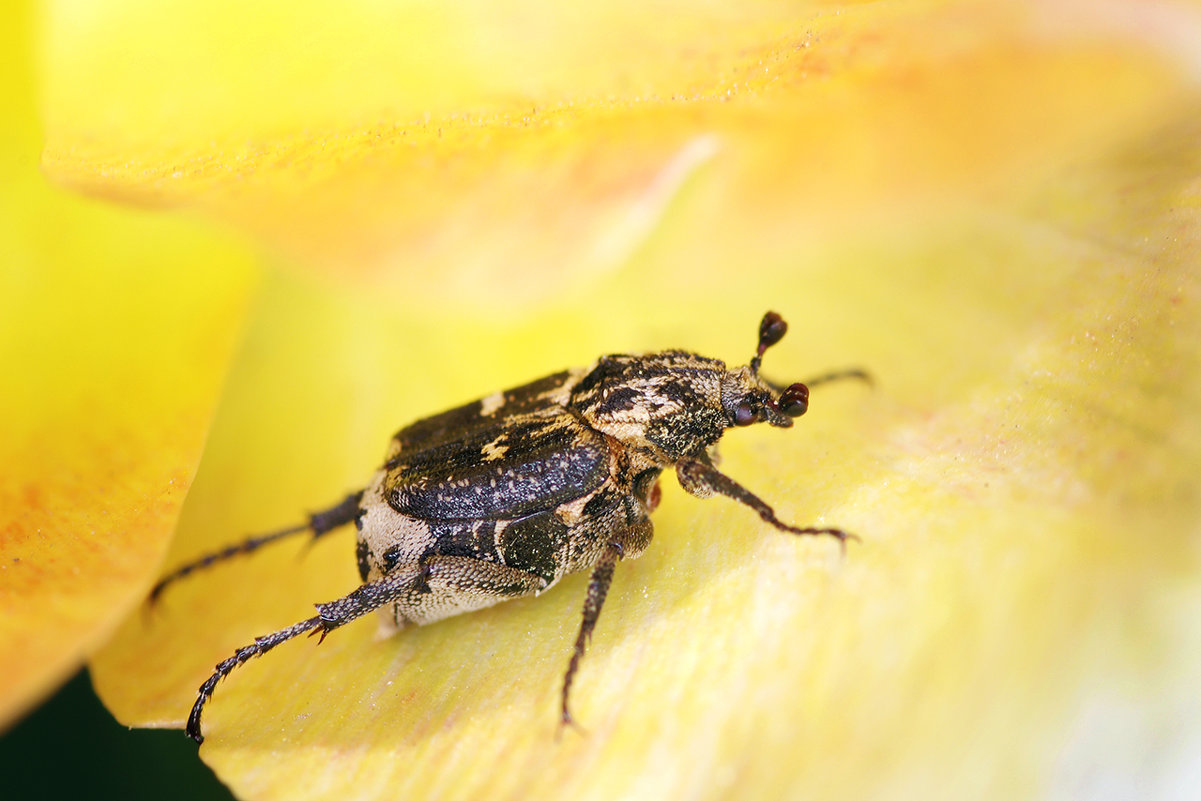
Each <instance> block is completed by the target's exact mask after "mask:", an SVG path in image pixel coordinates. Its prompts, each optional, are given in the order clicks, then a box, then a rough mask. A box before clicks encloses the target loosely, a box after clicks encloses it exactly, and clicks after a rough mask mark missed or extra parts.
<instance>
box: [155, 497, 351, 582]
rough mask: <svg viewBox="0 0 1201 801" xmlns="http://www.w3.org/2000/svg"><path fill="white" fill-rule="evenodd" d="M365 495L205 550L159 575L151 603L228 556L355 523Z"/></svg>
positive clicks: (246, 552) (316, 534) (315, 535)
mask: <svg viewBox="0 0 1201 801" xmlns="http://www.w3.org/2000/svg"><path fill="white" fill-rule="evenodd" d="M362 497H363V493H362V492H361V491H360V492H355V493H352V494H350V495H347V496H346V497H345V498H344V499H343V500H342V501H340V502H339V503H338V504H336V505H334V506H331V507H329V508H328V509H322V510H321V511H319V512H313V513H312V514H311V515H309V520H308V522H307V523H300V524H297V525H295V526H289V527H288V528H283V529H280V530H279V531H273V532H271V533H269V534H260V535H259V536H257V537H250V538H249V539H246V540H243V541H242V542H239V543H235V544H233V545H230V546H228V547H226V548H222V549H221V550H219V551H213V552H212V553H209V554H205V555H204V556H201V557H199V558H197V559H194V560H192V561H191V562H188V563H186V564H184V565H181V566H180V567H177V568H176V569H175V570H173V571H171V572H170V573H168V574H167V575H165V576H163V577H162V578H161V579H159V581H158V583H157V584H155V585H154V587H153V588H151V590H150V597H149V601H150V603H154V602H155V601H157V600H158V598H159V596H160V595H162V593H163V590H164V589H166V588H167V587H168V586H169V585H171V584H174V583H175V582H176V581H178V580H179V579H181V578H183V577H184V576H187V575H189V574H191V573H194V572H196V571H197V570H201V569H204V568H207V567H211V566H212V565H214V564H216V563H218V562H224V561H225V560H227V559H232V558H233V557H235V556H240V555H242V554H248V553H252V552H253V551H257V550H258V549H259V548H261V547H263V546H264V545H267V544H269V543H272V542H276V541H277V540H282V539H284V538H285V537H290V536H292V535H294V534H302V533H304V532H306V531H308V532H311V533H312V536H313V539H317V538H318V537H320V536H321V535H323V534H326V533H328V532H330V531H333V530H334V529H336V528H339V527H341V526H344V525H346V524H347V523H351V522H353V521H354V519H355V516H356V515H358V513H359V501H360V499H362Z"/></svg>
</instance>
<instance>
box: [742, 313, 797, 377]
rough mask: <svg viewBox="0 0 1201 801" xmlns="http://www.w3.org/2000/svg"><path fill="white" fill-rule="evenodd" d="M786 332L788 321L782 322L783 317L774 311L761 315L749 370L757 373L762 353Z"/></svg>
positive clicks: (761, 361)
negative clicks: (757, 338) (757, 337)
mask: <svg viewBox="0 0 1201 801" xmlns="http://www.w3.org/2000/svg"><path fill="white" fill-rule="evenodd" d="M786 333H788V323H786V322H784V318H783V317H781V316H780V315H779V314H777V313H776V312H774V311H769V312H768V313H767V314H765V315H763V319H762V320H761V321H759V347H758V349H757V350H756V351H755V356H754V358H753V359H751V372H752V373H755V374H756V375H758V373H759V366H760V365H761V364H763V354H764V353H766V352H767V349H768V348H770V347H771V346H772V345H774V344H776V343H777V342H779V341H780V340H781V339H783V338H784V335H785V334H786Z"/></svg>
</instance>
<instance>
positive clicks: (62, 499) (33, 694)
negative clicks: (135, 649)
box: [0, 15, 253, 728]
mask: <svg viewBox="0 0 1201 801" xmlns="http://www.w3.org/2000/svg"><path fill="white" fill-rule="evenodd" d="M26 22H27V19H26V18H25V15H20V16H19V17H18V18H17V19H16V20H11V21H10V22H9V24H8V25H6V26H5V32H4V34H3V43H2V47H0V49H2V50H3V51H4V53H5V62H4V69H3V70H2V76H0V109H2V111H0V115H2V117H3V119H4V121H5V123H4V125H3V126H2V127H0V253H3V257H2V259H3V267H0V371H2V374H3V380H2V384H3V389H2V390H0V420H2V421H3V423H2V424H0V728H6V727H7V726H8V725H9V724H11V723H12V722H13V720H14V719H15V718H16V717H17V716H19V715H20V714H21V713H22V712H23V711H25V710H26V709H27V708H28V707H30V706H31V705H33V704H34V703H36V702H37V701H39V700H41V698H43V697H44V696H45V695H46V694H47V693H48V692H50V691H51V690H52V689H53V688H54V687H55V686H57V685H58V684H59V683H60V682H62V681H63V680H64V679H66V678H67V676H69V675H70V673H72V672H73V671H75V670H78V669H79V667H80V665H81V664H82V663H83V660H84V659H85V657H86V656H87V655H88V654H89V653H90V652H91V651H92V650H94V649H95V647H96V646H97V645H98V644H99V643H101V642H103V641H104V640H105V639H106V638H107V637H108V635H109V634H111V632H112V630H113V628H114V627H115V626H116V624H117V623H118V621H119V620H120V619H121V618H123V617H125V616H126V615H127V614H128V613H129V612H130V611H131V610H132V609H133V608H135V607H136V606H137V605H138V604H139V603H140V601H141V598H142V597H143V595H144V593H145V590H146V588H147V587H148V586H149V584H150V583H151V582H152V581H153V580H154V577H155V575H156V573H157V571H158V569H159V566H160V562H161V560H162V558H163V555H164V553H165V552H166V548H167V542H168V540H169V538H170V536H171V533H172V531H173V529H174V526H175V521H176V518H177V516H178V514H179V509H180V507H181V505H182V504H183V500H184V496H185V494H186V493H187V489H188V486H189V484H190V483H191V480H192V476H193V474H194V472H195V469H196V465H197V463H198V461H199V458H200V451H201V448H202V445H203V442H204V435H205V431H206V430H207V427H208V423H209V420H210V418H211V415H212V412H213V409H214V406H215V403H216V399H217V395H218V390H219V389H220V386H221V381H222V379H223V377H224V374H225V368H226V364H227V361H228V359H229V356H230V353H231V352H232V350H233V345H234V343H235V341H236V340H237V337H238V334H239V332H240V330H241V325H242V314H243V311H244V307H245V302H246V297H247V295H248V294H249V292H250V290H251V288H252V285H253V274H252V273H251V271H250V268H249V263H248V259H247V258H246V257H245V256H244V255H242V253H241V251H240V250H239V249H237V248H236V247H235V246H234V245H233V244H232V243H231V242H229V241H222V240H221V239H218V238H215V237H213V236H212V235H211V233H209V234H201V233H200V232H199V231H198V230H197V228H196V226H195V225H184V224H181V223H179V222H178V221H170V220H165V219H162V218H151V217H149V216H147V215H146V214H144V213H142V212H135V211H128V210H115V209H111V208H102V207H99V206H98V204H96V203H94V202H91V201H85V200H81V199H80V198H78V197H74V196H71V195H69V194H67V193H65V192H63V191H62V190H59V189H53V188H51V187H49V186H48V185H47V184H46V181H45V179H44V178H43V176H42V175H41V174H39V172H38V170H37V160H38V147H39V133H38V130H37V127H36V125H35V123H34V115H33V108H34V106H33V97H32V95H33V92H32V84H31V74H30V71H29V64H28V62H29V58H30V52H29V49H28V40H27V38H26V36H27V31H26V26H25V23H26Z"/></svg>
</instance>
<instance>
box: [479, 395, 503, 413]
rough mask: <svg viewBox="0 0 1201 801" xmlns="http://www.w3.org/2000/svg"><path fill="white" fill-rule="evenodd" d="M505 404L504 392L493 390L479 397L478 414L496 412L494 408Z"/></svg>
mask: <svg viewBox="0 0 1201 801" xmlns="http://www.w3.org/2000/svg"><path fill="white" fill-rule="evenodd" d="M504 405H505V393H503V392H493V393H492V394H491V395H488V396H486V397H484V398H481V399H480V414H482V415H485V416H487V415H491V414H496V410H497V409H499V408H500V407H502V406H504Z"/></svg>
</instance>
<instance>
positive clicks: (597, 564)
mask: <svg viewBox="0 0 1201 801" xmlns="http://www.w3.org/2000/svg"><path fill="white" fill-rule="evenodd" d="M787 329H788V326H787V324H786V323H785V322H784V320H783V318H782V317H780V315H778V314H776V313H775V312H768V313H767V314H766V315H764V317H763V320H762V322H760V324H759V341H758V348H757V349H756V352H755V355H754V357H752V358H751V360H750V363H749V364H747V365H744V366H741V367H738V368H733V369H731V368H727V367H726V365H725V363H724V362H721V361H719V360H717V359H710V358H706V357H704V356H699V355H697V354H695V353H689V352H686V351H680V350H667V351H662V352H660V353H649V354H642V355H628V354H613V355H609V356H602V357H601V358H600V359H598V360H597V361H596V362H594V363H593V364H591V365H589V366H587V367H584V368H580V369H573V370H564V371H562V372H558V373H554V374H553V375H548V376H546V377H545V378H540V379H538V380H536V381H533V382H530V383H528V384H525V385H523V386H519V387H516V388H514V389H510V390H506V391H504V392H497V393H495V394H492V395H488V396H487V397H484V398H481V399H480V400H477V401H473V402H471V403H468V404H465V405H463V406H459V407H458V408H455V409H451V410H450V411H446V412H442V413H441V414H436V415H434V416H433V417H427V418H425V419H423V420H418V421H417V422H415V423H413V424H411V425H409V426H406V427H405V428H402V429H401V430H400V431H399V432H397V434H396V435H395V436H394V437H393V438H392V441H391V443H390V444H389V446H388V451H387V455H386V457H385V461H384V464H383V466H382V467H381V468H380V469H379V470H378V471H377V472H376V473H375V475H374V476H373V477H372V479H371V481H370V483H368V485H367V486H366V488H364V489H363V490H361V491H359V492H355V493H352V494H350V495H348V496H347V497H346V498H345V499H344V500H342V501H341V502H340V503H338V504H336V505H334V506H331V507H329V508H328V509H324V510H321V511H319V512H315V513H313V514H311V515H309V516H308V520H307V521H306V522H305V523H303V524H301V525H296V526H292V527H290V528H285V529H282V530H280V531H276V532H272V533H269V534H264V535H261V536H257V537H252V538H250V539H247V540H245V541H243V542H241V543H238V544H235V545H231V546H230V547H228V548H225V549H223V550H221V551H217V552H215V553H211V554H209V555H207V556H204V557H201V558H199V559H196V560H194V561H192V562H189V563H187V564H184V565H183V566H181V567H178V568H176V569H175V570H174V571H173V572H171V573H170V574H168V575H166V576H164V577H163V578H162V579H161V580H160V581H159V582H158V583H157V584H156V585H155V586H154V588H153V589H152V590H151V593H150V597H151V600H152V601H153V600H154V599H157V598H158V596H159V595H160V594H161V593H162V591H163V590H164V588H166V587H167V586H168V585H170V584H172V583H173V582H175V581H177V580H178V579H180V578H182V577H184V576H186V575H188V574H190V573H193V572H195V571H196V570H198V569H200V568H205V567H209V566H211V565H213V564H214V563H216V562H219V561H222V560H225V559H229V558H232V557H235V556H238V555H240V554H246V553H250V552H252V551H254V550H257V549H258V548H260V547H262V546H264V545H266V544H268V543H270V542H275V541H278V540H281V539H284V538H285V537H289V536H293V535H296V534H302V533H306V532H307V533H309V535H310V536H312V537H313V538H314V539H316V538H318V537H322V536H324V535H326V534H328V533H329V532H331V531H333V530H335V529H337V528H340V527H342V526H345V525H348V524H350V523H354V525H355V527H356V529H357V530H358V537H357V541H356V548H355V553H356V557H357V561H358V568H359V577H360V579H361V580H362V584H361V585H360V586H359V587H358V589H356V590H354V591H353V592H351V593H350V594H348V595H346V596H343V597H342V598H339V599H337V600H334V601H330V602H329V603H322V604H317V605H316V609H317V614H316V615H315V616H313V617H310V618H308V619H307V620H302V621H300V622H299V623H296V624H294V625H292V626H288V627H287V628H284V629H281V630H279V631H276V632H274V633H272V634H267V635H265V636H262V637H256V638H255V640H254V642H253V643H251V644H250V645H247V646H245V647H243V648H239V649H238V650H237V651H236V652H235V653H234V654H233V656H231V657H229V658H228V659H226V660H225V661H223V662H221V663H219V664H218V665H217V666H216V668H215V669H214V671H213V674H212V676H210V677H209V678H208V680H206V681H205V682H204V684H203V685H201V687H200V690H199V692H198V695H197V698H196V703H195V705H194V706H193V707H192V712H191V714H190V715H189V716H188V723H187V733H188V736H190V737H191V738H192V739H193V740H195V741H196V742H198V743H199V742H203V741H204V737H203V735H202V734H201V727H200V717H201V713H202V712H203V711H204V706H205V704H206V703H207V702H208V701H209V699H210V698H211V697H212V695H213V690H214V689H215V688H216V686H217V683H218V682H219V681H221V680H222V679H223V678H225V677H226V676H228V675H229V674H230V673H231V672H232V671H233V670H234V668H236V667H238V666H239V665H242V664H244V663H245V662H247V661H249V660H250V659H251V658H252V657H256V656H261V655H263V654H265V653H267V652H268V651H270V650H271V649H272V648H274V647H276V646H277V645H279V644H280V643H283V642H286V641H287V640H290V639H292V638H294V637H296V636H298V635H300V634H304V633H306V632H307V633H309V634H310V635H312V634H319V635H320V639H321V640H324V639H325V637H326V635H328V634H329V633H330V632H331V631H333V630H334V629H336V628H338V627H340V626H344V625H346V624H347V623H349V622H351V621H352V620H355V619H356V618H359V617H362V616H363V615H365V614H367V613H368V612H372V611H374V610H377V609H384V611H385V613H386V615H387V618H388V620H389V621H390V623H391V624H392V625H394V626H395V627H396V628H398V629H399V628H403V627H404V626H406V625H408V624H416V625H424V624H426V623H433V622H434V621H437V620H441V619H443V618H446V617H450V616H451V615H457V614H461V613H463V612H472V611H475V610H477V609H483V608H485V607H488V606H492V605H493V604H496V603H499V602H501V601H505V600H508V599H510V598H520V597H522V596H527V595H539V594H541V593H543V592H545V591H546V590H548V589H550V588H551V587H553V586H554V585H555V584H557V583H558V582H559V580H560V579H562V578H563V577H564V576H566V575H568V574H571V573H575V572H578V571H583V570H590V571H591V578H590V579H589V581H588V589H587V592H586V594H585V597H584V609H583V615H582V620H581V622H580V628H579V632H578V634H577V635H576V639H575V646H574V647H573V649H572V651H571V656H570V659H569V661H568V664H567V671H566V673H565V674H564V676H563V685H562V693H561V695H560V709H559V714H560V721H561V725H568V724H571V723H573V722H574V721H573V718H572V715H571V712H570V710H569V706H568V700H569V697H570V694H571V685H572V680H573V679H574V677H575V674H576V671H577V669H578V668H579V666H580V660H581V659H582V658H583V656H584V650H585V646H586V645H587V644H588V643H589V641H590V640H591V636H592V631H593V629H594V628H595V627H596V622H597V619H598V617H599V616H600V612H601V607H602V605H603V604H604V602H605V596H606V595H607V594H608V592H609V585H610V583H611V582H612V580H613V571H614V568H615V566H616V564H617V562H618V561H619V560H621V559H633V558H635V557H637V556H639V555H640V554H642V552H643V551H645V550H646V548H647V546H648V545H649V544H650V541H651V534H652V526H651V519H650V515H651V512H652V511H654V509H655V507H656V506H657V505H658V503H659V497H660V493H659V483H658V482H659V476H660V474H661V473H662V472H663V471H664V470H665V469H667V468H669V467H673V466H674V467H675V471H676V477H677V479H678V480H679V483H680V485H681V486H682V487H683V488H684V490H685V491H687V492H688V493H690V494H691V495H694V496H696V497H698V498H708V497H711V496H713V495H724V496H726V497H728V498H732V499H733V500H735V501H738V502H739V503H742V504H744V505H746V506H749V507H750V508H751V509H753V510H754V511H755V512H757V513H758V514H759V516H760V517H761V518H762V519H763V520H764V521H765V522H767V523H768V524H770V525H772V526H774V527H775V528H776V529H779V530H780V531H786V532H789V533H791V534H806V535H828V536H831V537H834V538H836V539H837V540H838V541H839V542H840V544H841V545H842V547H844V548H845V543H846V540H847V539H848V538H852V537H853V535H851V534H848V533H847V532H845V531H843V530H842V529H838V528H813V527H799V526H793V525H789V524H787V523H785V522H783V521H781V520H780V519H779V518H777V517H776V513H775V512H774V511H773V510H772V508H771V506H769V505H768V504H767V503H765V502H764V501H762V500H761V499H760V498H759V497H758V496H756V495H754V494H753V493H751V492H750V491H749V490H747V489H746V488H744V487H743V486H742V485H741V484H738V483H737V482H736V481H734V479H732V478H730V477H729V476H727V475H725V474H724V473H722V472H720V471H719V470H718V469H717V467H716V466H715V463H714V462H715V460H714V456H715V450H714V449H715V446H716V444H717V441H718V440H719V439H721V436H722V434H723V433H725V431H726V429H728V428H732V427H745V426H749V425H752V424H754V423H767V424H768V425H771V426H775V427H777V428H788V427H790V426H791V425H792V421H793V419H794V418H797V417H800V416H801V415H803V414H804V413H805V411H806V410H807V409H808V406H809V387H811V386H814V385H816V384H819V383H825V382H827V381H832V380H835V379H841V378H859V379H863V380H867V381H870V379H869V378H868V376H867V375H866V374H865V373H864V372H863V371H861V370H844V371H841V372H836V373H829V374H826V375H823V376H820V377H818V378H815V379H811V380H810V381H809V382H808V385H806V384H805V383H800V382H798V383H794V384H791V385H788V386H781V385H778V384H774V383H772V382H770V381H768V380H766V379H764V378H763V377H762V376H760V375H759V368H760V365H761V364H762V361H763V354H764V353H765V352H766V351H767V349H768V348H770V347H771V346H772V345H775V344H776V343H777V342H779V341H780V339H781V338H782V337H783V336H784V333H785V332H786V331H787Z"/></svg>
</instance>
